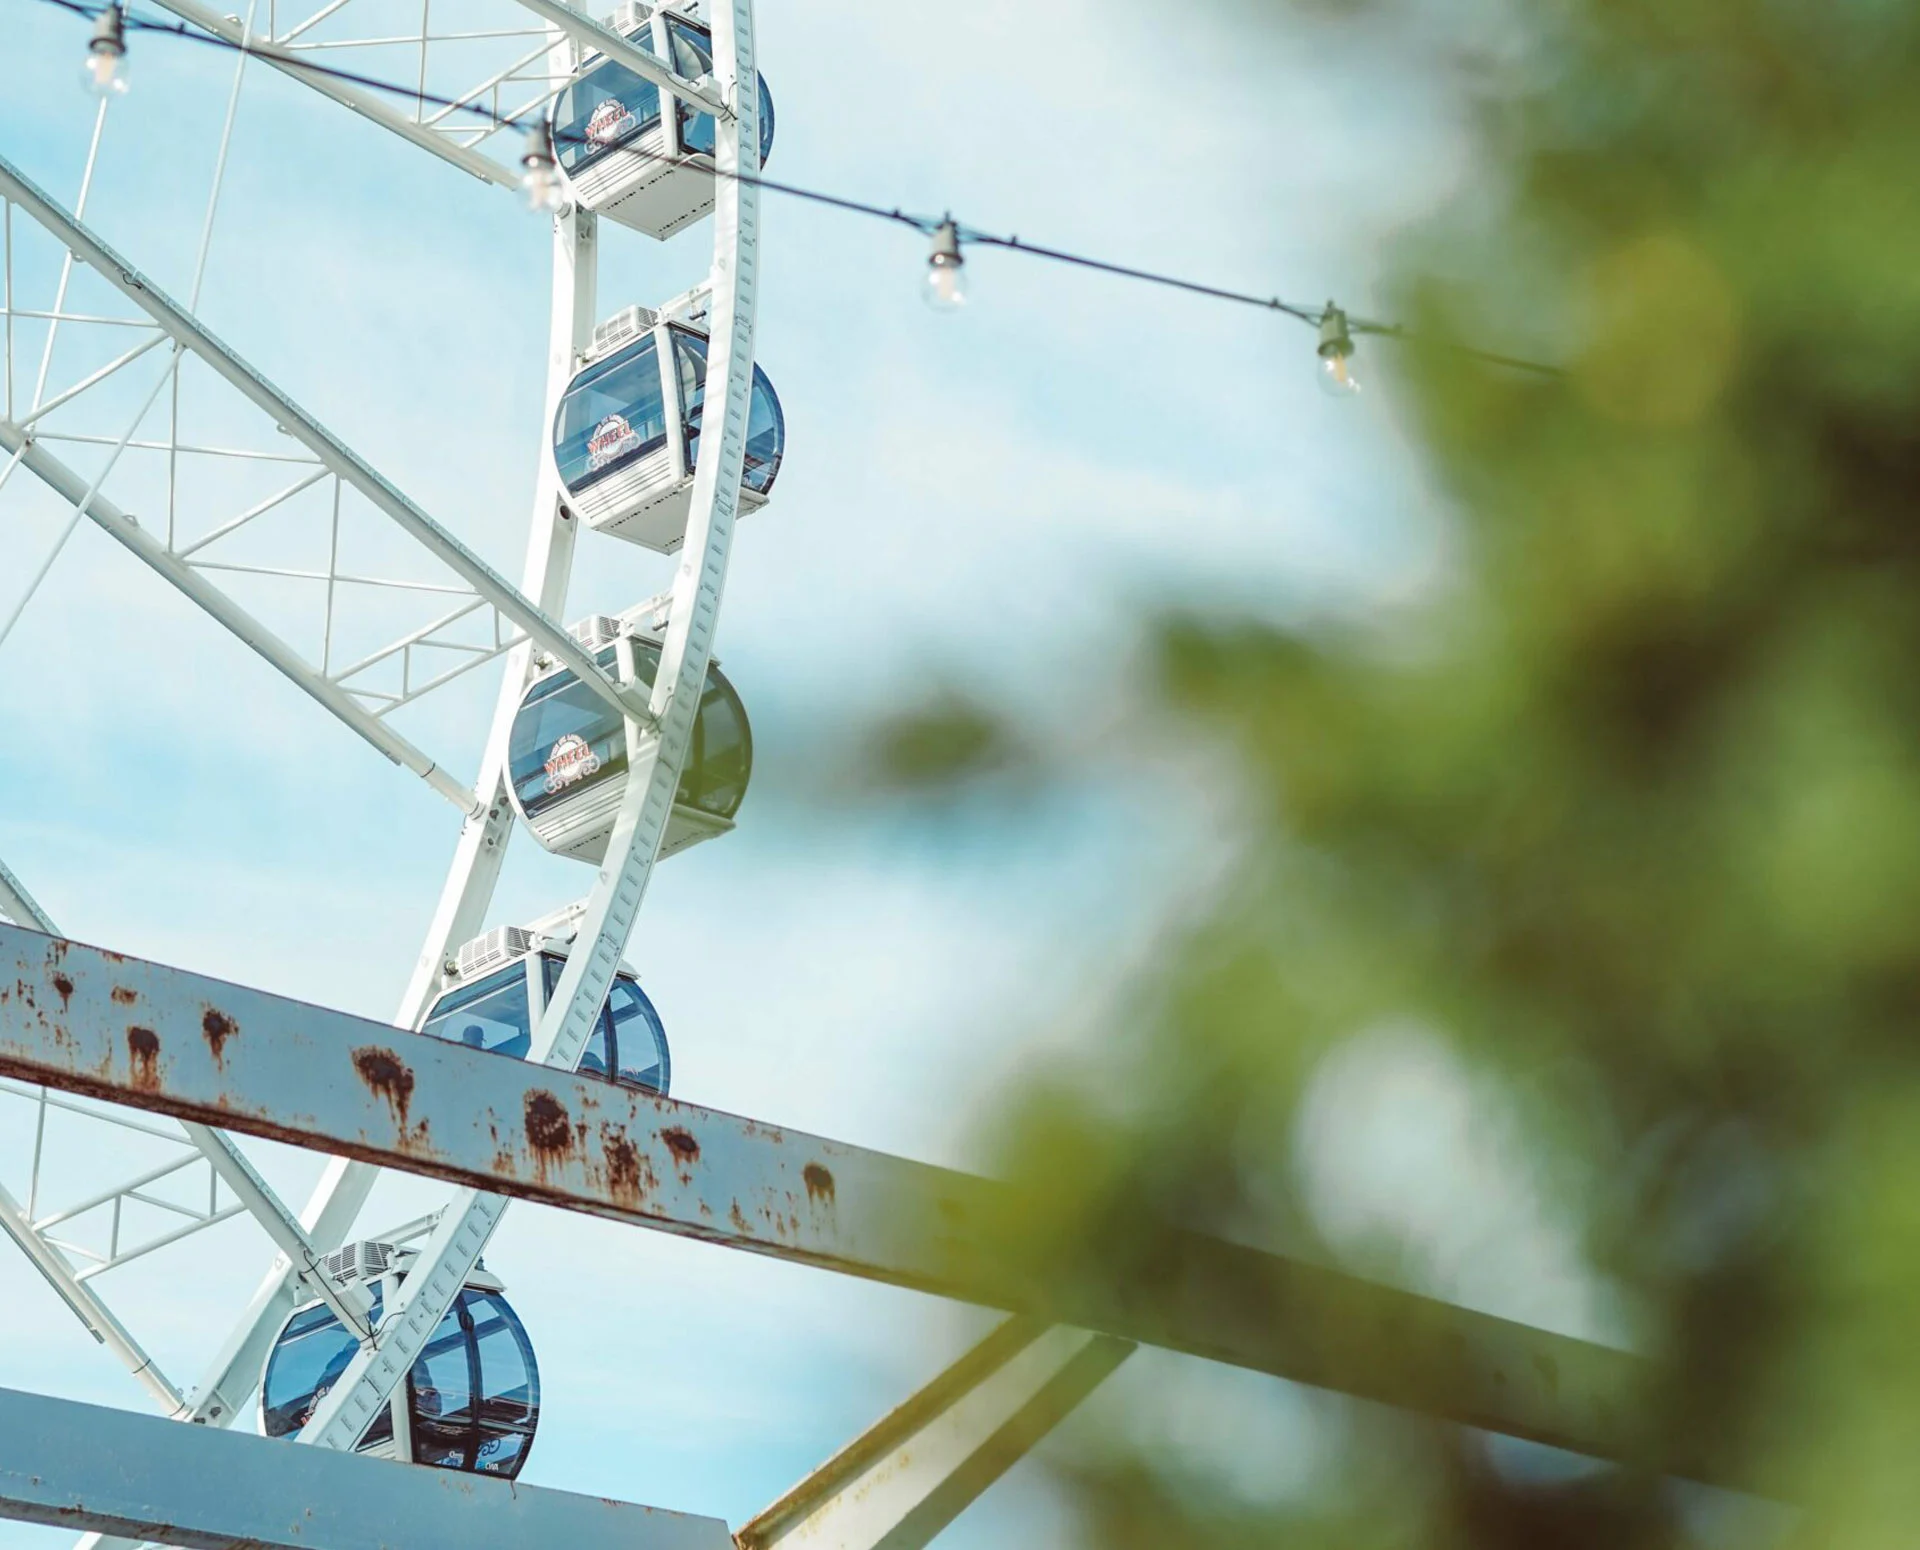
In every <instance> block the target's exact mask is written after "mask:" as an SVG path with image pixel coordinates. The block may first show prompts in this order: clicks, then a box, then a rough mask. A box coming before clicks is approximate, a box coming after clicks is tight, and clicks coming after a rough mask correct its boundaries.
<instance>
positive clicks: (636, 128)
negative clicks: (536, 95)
mask: <svg viewBox="0 0 1920 1550" xmlns="http://www.w3.org/2000/svg"><path fill="white" fill-rule="evenodd" d="M652 38H653V34H652V29H650V28H644V27H643V28H642V29H641V30H640V31H639V32H638V33H636V34H635V35H634V36H633V38H632V39H631V40H630V41H631V42H633V43H634V44H636V45H638V46H639V47H640V48H643V49H645V50H646V51H647V52H648V53H652V52H653V42H652ZM659 123H660V93H659V91H658V90H657V89H656V88H655V87H654V85H653V83H652V82H651V81H643V80H642V79H641V78H640V77H639V76H637V75H635V74H634V73H633V72H632V71H631V70H629V69H628V68H627V67H626V66H625V65H623V64H620V63H618V62H617V61H615V60H611V59H607V60H603V61H601V63H599V64H598V65H596V66H594V68H593V69H591V70H589V71H587V73H586V74H585V75H583V76H581V77H580V79H579V80H577V81H575V82H574V83H573V84H572V85H571V86H569V87H568V88H567V89H566V90H565V91H563V92H561V93H560V96H559V99H558V100H557V101H556V102H555V103H554V105H553V143H554V152H555V154H556V155H557V156H558V157H559V158H560V165H561V166H563V167H565V168H566V169H567V171H568V172H582V171H584V170H586V169H587V168H588V167H591V166H592V165H593V164H594V163H595V162H596V161H598V160H599V159H600V158H601V157H603V156H605V155H606V154H607V153H608V152H609V151H615V150H619V149H620V148H621V147H623V146H631V145H632V144H633V142H634V141H636V140H638V139H639V138H640V137H641V136H642V135H643V134H645V133H646V132H647V131H648V130H649V129H653V128H656V127H658V125H659Z"/></svg>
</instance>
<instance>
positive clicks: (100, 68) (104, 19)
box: [80, 5, 127, 97]
mask: <svg viewBox="0 0 1920 1550" xmlns="http://www.w3.org/2000/svg"><path fill="white" fill-rule="evenodd" d="M80 79H81V81H82V82H83V83H84V84H85V86H86V88H87V90H88V91H89V92H91V93H92V94H93V95H94V96H96V97H118V96H121V95H122V94H123V93H125V91H126V89H127V13H126V12H125V11H123V10H122V9H121V8H120V7H119V6H118V5H110V6H108V7H107V8H106V9H105V10H104V11H102V12H101V13H100V15H99V17H98V18H97V19H96V20H95V21H94V24H93V37H92V38H91V39H90V40H89V41H88V43H87V62H86V65H85V67H84V69H83V70H82V72H81V77H80Z"/></svg>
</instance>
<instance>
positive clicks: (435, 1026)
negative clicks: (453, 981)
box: [420, 963, 533, 1060]
mask: <svg viewBox="0 0 1920 1550" xmlns="http://www.w3.org/2000/svg"><path fill="white" fill-rule="evenodd" d="M420 1031H421V1032H422V1033H430V1034H432V1035H433V1036H434V1037H435V1038H436V1039H445V1040H447V1041H448V1042H449V1043H452V1044H464V1045H466V1046H467V1047H468V1048H469V1049H483V1050H491V1051H493V1052H494V1053H495V1054H500V1055H512V1056H514V1057H515V1058H516V1059H519V1060H524V1059H526V1057H527V1052H528V1050H529V1049H531V1048H532V1046H533V1038H532V1034H533V1018H532V1015H531V1012H530V1010H529V1008H528V1005H527V976H526V972H525V970H524V969H523V968H522V966H521V965H520V964H517V963H516V964H513V965H511V966H510V967H508V968H505V969H501V970H499V971H498V972H497V973H494V974H489V975H488V976H487V977H486V978H485V979H480V980H476V981H474V983H473V984H471V985H463V986H461V987H460V988H459V989H458V990H454V991H449V992H448V993H447V994H446V995H444V996H442V997H441V998H440V999H439V1000H438V1001H436V1002H435V1003H434V1006H433V1012H432V1014H431V1015H430V1016H429V1017H428V1018H427V1020H426V1022H425V1023H424V1024H423V1025H422V1027H421V1029H420Z"/></svg>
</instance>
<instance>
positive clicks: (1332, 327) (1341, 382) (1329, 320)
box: [1318, 302, 1360, 398]
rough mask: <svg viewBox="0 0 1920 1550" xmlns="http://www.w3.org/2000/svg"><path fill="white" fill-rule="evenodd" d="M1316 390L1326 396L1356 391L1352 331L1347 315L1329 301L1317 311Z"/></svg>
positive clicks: (1331, 396) (1344, 396) (1342, 394)
mask: <svg viewBox="0 0 1920 1550" xmlns="http://www.w3.org/2000/svg"><path fill="white" fill-rule="evenodd" d="M1318 376H1319V380H1320V391H1321V392H1323V393H1325V394H1326V395H1327V396H1328V397H1329V398H1352V397H1354V396H1355V395H1357V394H1358V393H1359V391H1360V379H1359V378H1358V377H1356V376H1355V375H1354V373H1353V334H1352V333H1351V332H1350V331H1349V330H1348V328H1347V315H1346V313H1344V312H1342V311H1341V310H1340V309H1339V308H1338V307H1336V306H1335V305H1334V304H1333V303H1332V302H1328V303H1327V310H1326V311H1325V312H1323V313H1321V314H1320V370H1319V373H1318Z"/></svg>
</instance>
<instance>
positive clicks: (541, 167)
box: [520, 119, 566, 214]
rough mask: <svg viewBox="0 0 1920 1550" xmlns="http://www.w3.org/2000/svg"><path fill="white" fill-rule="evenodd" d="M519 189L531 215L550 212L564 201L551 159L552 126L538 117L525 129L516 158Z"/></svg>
mask: <svg viewBox="0 0 1920 1550" xmlns="http://www.w3.org/2000/svg"><path fill="white" fill-rule="evenodd" d="M520 166H521V169H522V170H521V173H520V191H521V192H522V193H523V194H525V195H526V196H527V208H528V209H530V210H532V211H533V212H534V213H535V214H540V213H542V212H545V213H547V214H552V213H554V212H555V211H557V210H559V208H560V207H561V206H562V205H563V204H565V203H566V193H565V190H563V189H562V188H561V186H560V168H559V165H558V164H557V163H556V162H555V161H554V159H553V126H552V125H551V124H549V123H548V122H547V121H546V120H545V119H541V120H540V122H539V123H537V124H535V125H534V126H533V127H532V128H530V129H529V130H528V131H527V148H526V152H525V154H524V155H522V156H521V158H520Z"/></svg>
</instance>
